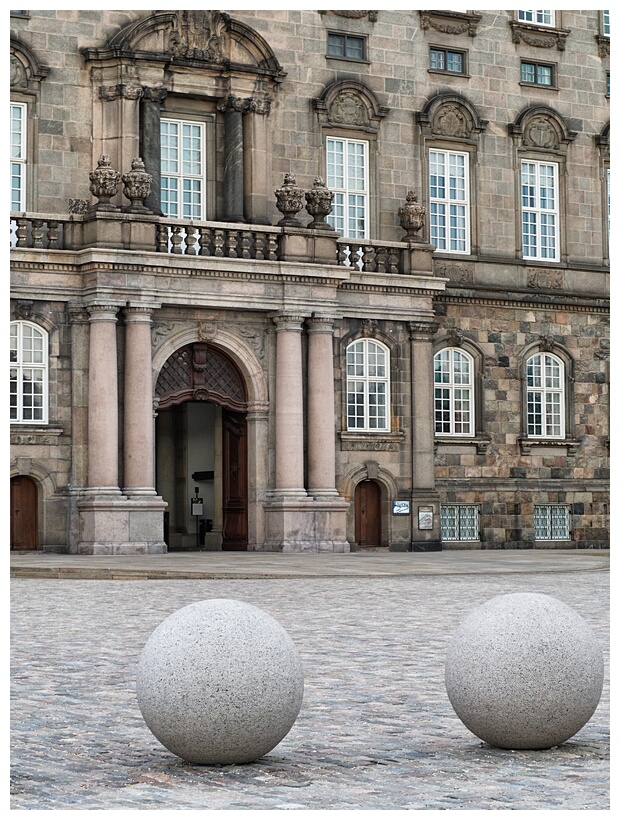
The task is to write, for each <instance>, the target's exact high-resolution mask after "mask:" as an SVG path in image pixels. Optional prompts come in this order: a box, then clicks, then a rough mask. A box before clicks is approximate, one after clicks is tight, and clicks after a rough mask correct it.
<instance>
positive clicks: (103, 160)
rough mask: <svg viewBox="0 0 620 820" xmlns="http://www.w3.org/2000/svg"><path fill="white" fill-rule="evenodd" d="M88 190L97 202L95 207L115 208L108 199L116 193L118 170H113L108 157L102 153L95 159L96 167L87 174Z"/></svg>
mask: <svg viewBox="0 0 620 820" xmlns="http://www.w3.org/2000/svg"><path fill="white" fill-rule="evenodd" d="M89 179H90V192H91V194H92V195H93V196H95V197H97V199H98V200H99V202H98V203H97V204H96V205H95V208H97V209H99V210H116V208H115V206H114V205H111V204H110V200H111V199H112V197H113V196H116V194H117V193H118V185H119V182H120V180H121V174H120V171H115V170H114V168H112V165H111V163H110V157H109V156H107V155H106V154H103V155H102V156H100V157H99V160H98V161H97V167H96V168H95V170H94V171H91V172H90V174H89Z"/></svg>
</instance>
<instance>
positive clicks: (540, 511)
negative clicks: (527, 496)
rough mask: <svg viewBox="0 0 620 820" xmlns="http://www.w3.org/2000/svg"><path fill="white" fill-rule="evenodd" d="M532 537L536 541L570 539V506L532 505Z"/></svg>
mask: <svg viewBox="0 0 620 820" xmlns="http://www.w3.org/2000/svg"><path fill="white" fill-rule="evenodd" d="M534 539H535V540H536V541H570V507H569V506H568V504H535V505H534Z"/></svg>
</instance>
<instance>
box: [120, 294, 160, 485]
mask: <svg viewBox="0 0 620 820" xmlns="http://www.w3.org/2000/svg"><path fill="white" fill-rule="evenodd" d="M152 315H153V308H152V307H146V306H141V305H136V306H130V307H127V308H125V419H124V422H125V424H124V433H125V437H124V468H125V469H124V489H123V493H124V494H125V495H127V496H134V495H140V496H142V495H156V493H155V475H154V469H153V467H154V465H153V453H154V447H153V440H154V429H153V384H152V362H151V318H152Z"/></svg>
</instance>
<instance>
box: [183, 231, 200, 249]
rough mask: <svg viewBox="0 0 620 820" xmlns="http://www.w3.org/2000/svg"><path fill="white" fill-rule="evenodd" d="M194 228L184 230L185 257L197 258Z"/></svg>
mask: <svg viewBox="0 0 620 820" xmlns="http://www.w3.org/2000/svg"><path fill="white" fill-rule="evenodd" d="M196 243H197V239H196V228H193V229H192V228H186V229H185V253H186V254H187V256H197V255H198V249H197V247H196Z"/></svg>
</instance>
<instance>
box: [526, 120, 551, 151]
mask: <svg viewBox="0 0 620 820" xmlns="http://www.w3.org/2000/svg"><path fill="white" fill-rule="evenodd" d="M523 145H526V146H527V147H528V148H550V149H552V150H557V149H558V148H559V146H560V137H559V135H558V133H557V131H556V129H555V128H554V126H553V124H552V122H551V121H550V120H548V119H547V118H546V117H534V118H533V119H531V120H530V121H529V122H528V123H527V125H526V126H525V128H524V129H523Z"/></svg>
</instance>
